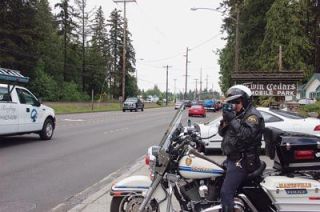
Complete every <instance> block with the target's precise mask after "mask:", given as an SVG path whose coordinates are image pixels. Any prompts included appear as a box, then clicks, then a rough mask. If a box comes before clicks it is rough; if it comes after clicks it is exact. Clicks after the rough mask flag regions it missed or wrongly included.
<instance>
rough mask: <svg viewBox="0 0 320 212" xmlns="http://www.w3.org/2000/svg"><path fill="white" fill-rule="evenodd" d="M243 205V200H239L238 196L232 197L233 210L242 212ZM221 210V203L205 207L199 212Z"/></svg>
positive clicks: (217, 211)
mask: <svg viewBox="0 0 320 212" xmlns="http://www.w3.org/2000/svg"><path fill="white" fill-rule="evenodd" d="M244 208H245V205H244V203H243V201H241V200H240V199H239V198H235V199H234V211H235V212H244ZM220 211H222V205H221V204H220V205H215V206H213V207H210V208H206V209H204V210H202V211H201V212H220Z"/></svg>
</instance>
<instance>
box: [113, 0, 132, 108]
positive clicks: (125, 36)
mask: <svg viewBox="0 0 320 212" xmlns="http://www.w3.org/2000/svg"><path fill="white" fill-rule="evenodd" d="M113 2H115V3H123V19H124V27H123V51H122V60H123V61H122V90H121V96H122V102H124V100H125V91H126V54H127V17H126V10H127V7H126V6H127V3H128V2H135V0H113Z"/></svg>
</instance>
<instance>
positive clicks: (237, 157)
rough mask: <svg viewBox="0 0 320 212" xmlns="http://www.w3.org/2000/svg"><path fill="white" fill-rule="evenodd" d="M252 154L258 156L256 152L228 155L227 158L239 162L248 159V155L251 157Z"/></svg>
mask: <svg viewBox="0 0 320 212" xmlns="http://www.w3.org/2000/svg"><path fill="white" fill-rule="evenodd" d="M250 154H257V153H256V151H249V152H234V153H231V154H228V155H227V158H228V159H229V160H232V161H238V160H240V159H241V158H246V155H250Z"/></svg>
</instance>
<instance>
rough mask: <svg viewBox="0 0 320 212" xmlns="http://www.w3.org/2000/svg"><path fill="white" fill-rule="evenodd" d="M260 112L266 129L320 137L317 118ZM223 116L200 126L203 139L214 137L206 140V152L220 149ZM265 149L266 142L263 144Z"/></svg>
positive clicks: (268, 110)
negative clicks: (220, 125)
mask: <svg viewBox="0 0 320 212" xmlns="http://www.w3.org/2000/svg"><path fill="white" fill-rule="evenodd" d="M257 109H258V111H259V112H260V113H261V115H262V116H263V118H264V121H265V125H266V127H276V128H279V129H281V130H284V131H292V132H301V133H307V134H312V135H316V136H319V137H320V120H319V119H317V118H310V117H309V118H305V117H303V116H301V115H299V114H296V113H292V112H288V111H284V110H280V109H270V108H265V107H258V108H257ZM221 119H222V116H220V117H218V118H217V119H215V120H213V121H211V122H208V123H206V124H199V127H200V132H201V137H203V138H206V137H210V136H212V135H214V136H213V137H212V138H209V139H204V140H203V141H204V142H205V143H206V145H207V146H206V152H208V151H209V150H210V149H220V148H221V141H222V137H221V136H220V135H219V134H218V127H219V124H220V120H221ZM262 148H264V142H262Z"/></svg>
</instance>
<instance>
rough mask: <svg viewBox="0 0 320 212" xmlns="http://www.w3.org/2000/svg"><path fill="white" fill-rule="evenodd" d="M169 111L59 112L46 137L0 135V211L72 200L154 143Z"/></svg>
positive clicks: (45, 208) (48, 206) (170, 114)
mask: <svg viewBox="0 0 320 212" xmlns="http://www.w3.org/2000/svg"><path fill="white" fill-rule="evenodd" d="M174 113H175V110H174V109H173V108H161V109H148V110H145V111H144V112H132V113H130V112H125V113H123V112H105V113H84V114H73V115H60V116H57V128H56V131H55V134H54V137H53V140H52V141H40V140H39V138H38V136H37V135H24V136H15V137H8V138H0V179H1V180H0V212H2V211H5V212H11V211H14V212H16V211H23V212H24V211H33V212H37V211H48V210H50V209H51V208H53V207H55V206H56V205H57V204H59V203H61V202H64V201H66V200H68V199H72V197H73V196H74V195H75V194H78V193H79V192H81V191H83V190H85V189H86V188H88V187H90V186H91V185H93V184H95V183H96V182H99V181H100V180H101V179H103V178H104V177H105V176H108V175H110V174H111V173H114V172H115V171H117V170H119V169H120V168H121V167H124V166H128V165H130V164H132V163H134V162H135V161H136V160H137V159H138V158H141V157H142V156H143V155H144V154H145V152H146V149H147V147H149V146H151V145H154V144H158V143H159V142H160V140H161V138H162V136H163V134H164V132H165V130H166V129H167V126H168V124H169V123H170V121H171V119H172V117H173V115H174ZM215 116H217V113H208V115H207V118H192V122H205V121H207V120H209V119H213V118H214V117H215ZM185 121H186V118H185V119H184V122H185ZM90 192H93V191H90ZM84 198H85V197H84ZM73 201H74V199H73ZM79 201H81V199H79Z"/></svg>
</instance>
